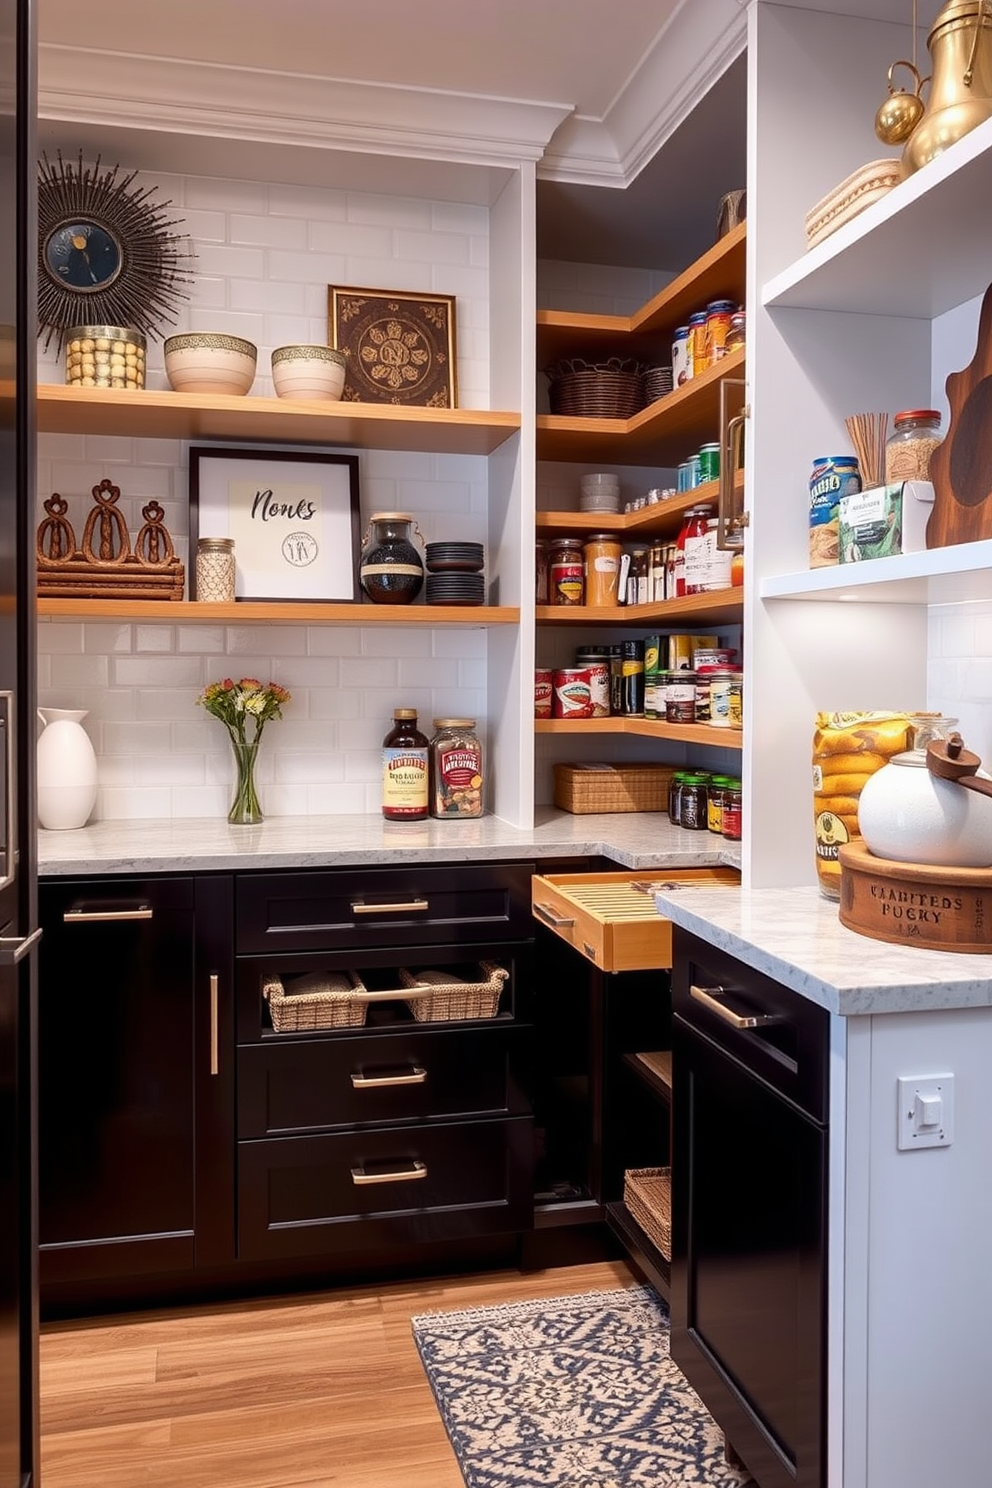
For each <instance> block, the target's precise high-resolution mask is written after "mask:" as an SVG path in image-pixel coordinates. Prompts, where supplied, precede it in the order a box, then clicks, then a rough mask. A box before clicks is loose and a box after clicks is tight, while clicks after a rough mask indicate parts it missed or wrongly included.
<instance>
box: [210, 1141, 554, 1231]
mask: <svg viewBox="0 0 992 1488" xmlns="http://www.w3.org/2000/svg"><path fill="white" fill-rule="evenodd" d="M532 1174H533V1137H532V1126H531V1121H530V1119H529V1118H528V1117H511V1118H509V1119H507V1120H503V1121H468V1122H464V1123H450V1124H443V1125H438V1126H419V1127H404V1128H401V1129H398V1130H397V1129H395V1128H390V1129H386V1130H374V1131H360V1132H345V1133H341V1134H338V1135H333V1136H320V1137H283V1138H277V1139H275V1140H272V1141H266V1142H241V1143H239V1144H238V1195H239V1198H238V1254H239V1256H240V1258H241V1259H242V1260H264V1259H267V1258H271V1257H278V1256H296V1255H314V1254H329V1253H334V1252H342V1251H350V1250H362V1251H368V1250H378V1249H382V1248H385V1247H388V1246H395V1245H402V1244H419V1243H421V1242H425V1241H431V1240H457V1239H466V1238H469V1237H472V1236H478V1235H495V1234H501V1233H507V1232H510V1231H515V1230H521V1229H526V1228H528V1227H529V1226H530V1224H531V1222H532V1218H533V1203H534V1200H533V1177H532Z"/></svg>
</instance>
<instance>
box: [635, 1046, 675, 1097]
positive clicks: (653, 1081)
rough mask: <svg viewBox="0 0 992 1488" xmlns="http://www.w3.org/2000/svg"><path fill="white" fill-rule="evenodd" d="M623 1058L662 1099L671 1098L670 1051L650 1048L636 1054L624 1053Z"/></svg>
mask: <svg viewBox="0 0 992 1488" xmlns="http://www.w3.org/2000/svg"><path fill="white" fill-rule="evenodd" d="M623 1057H624V1060H625V1061H626V1063H627V1064H629V1065H630V1067H631V1069H633V1070H636V1072H637V1074H638V1075H639V1076H640V1077H641V1079H642V1080H644V1081H645V1082H646V1083H647V1084H648V1085H649V1086H650V1087H651V1089H652V1090H653V1091H654V1092H655V1094H656V1095H658V1096H660V1097H661V1099H662V1100H664V1101H668V1102H669V1103H670V1102H671V1099H672V1051H671V1049H650V1050H646V1051H644V1052H640V1051H639V1052H638V1053H636V1054H625V1055H624V1056H623Z"/></svg>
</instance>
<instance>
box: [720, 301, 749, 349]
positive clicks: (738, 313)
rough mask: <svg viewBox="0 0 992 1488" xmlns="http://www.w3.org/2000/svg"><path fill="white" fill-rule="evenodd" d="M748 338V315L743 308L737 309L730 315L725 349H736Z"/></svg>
mask: <svg viewBox="0 0 992 1488" xmlns="http://www.w3.org/2000/svg"><path fill="white" fill-rule="evenodd" d="M746 339H747V315H746V313H745V311H743V310H735V311H734V313H733V315H732V316H731V317H730V325H729V326H728V327H727V339H726V342H725V343H724V348H723V349H724V351H725V352H731V351H736V350H737V349H738V347H740V346H743V345H744V344H745V341H746Z"/></svg>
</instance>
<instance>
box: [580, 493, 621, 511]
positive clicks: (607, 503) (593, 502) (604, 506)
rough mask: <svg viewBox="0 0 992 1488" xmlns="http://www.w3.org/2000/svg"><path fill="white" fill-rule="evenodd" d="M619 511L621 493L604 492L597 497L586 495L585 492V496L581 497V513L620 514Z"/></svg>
mask: <svg viewBox="0 0 992 1488" xmlns="http://www.w3.org/2000/svg"><path fill="white" fill-rule="evenodd" d="M619 510H620V492H619V491H602V492H600V493H599V494H597V495H586V494H585V492H583V494H582V495H581V496H580V497H579V511H587V512H590V511H591V512H594V511H603V512H618V511H619Z"/></svg>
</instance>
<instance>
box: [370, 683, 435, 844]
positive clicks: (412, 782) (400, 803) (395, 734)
mask: <svg viewBox="0 0 992 1488" xmlns="http://www.w3.org/2000/svg"><path fill="white" fill-rule="evenodd" d="M429 754H430V745H429V743H428V739H427V735H426V734H422V733H421V732H420V729H419V728H418V727H417V710H416V708H394V709H393V727H392V728H391V729H390V731H389V733H388V734H387V735H386V737H385V738H384V739H383V741H382V814H383V816H384V817H385V818H386V820H387V821H424V820H425V819H426V817H427V815H428V809H427V808H428V797H429V786H428V780H429V768H430V767H429V762H428V756H429Z"/></svg>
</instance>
